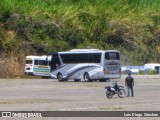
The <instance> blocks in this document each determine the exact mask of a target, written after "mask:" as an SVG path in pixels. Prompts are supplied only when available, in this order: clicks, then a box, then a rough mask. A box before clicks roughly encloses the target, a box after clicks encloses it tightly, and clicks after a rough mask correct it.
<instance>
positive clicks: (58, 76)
mask: <svg viewBox="0 0 160 120" xmlns="http://www.w3.org/2000/svg"><path fill="white" fill-rule="evenodd" d="M57 79H58V81H59V82H63V81H64V79H63V76H62V74H61V73H58V75H57Z"/></svg>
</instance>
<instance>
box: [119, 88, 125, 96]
mask: <svg viewBox="0 0 160 120" xmlns="http://www.w3.org/2000/svg"><path fill="white" fill-rule="evenodd" d="M118 96H119V97H120V98H124V97H125V96H126V92H125V90H124V89H119V91H118Z"/></svg>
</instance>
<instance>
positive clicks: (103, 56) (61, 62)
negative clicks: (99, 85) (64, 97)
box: [51, 49, 121, 81]
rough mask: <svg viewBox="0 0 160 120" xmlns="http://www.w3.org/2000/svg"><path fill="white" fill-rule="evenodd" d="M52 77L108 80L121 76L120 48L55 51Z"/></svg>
mask: <svg viewBox="0 0 160 120" xmlns="http://www.w3.org/2000/svg"><path fill="white" fill-rule="evenodd" d="M51 77H52V78H56V79H58V80H59V81H64V80H69V79H74V80H75V81H80V80H84V81H93V80H99V81H106V80H109V79H112V78H120V77H121V60H120V52H119V51H118V50H107V51H103V50H98V49H75V50H70V51H66V52H55V53H53V54H52V58H51Z"/></svg>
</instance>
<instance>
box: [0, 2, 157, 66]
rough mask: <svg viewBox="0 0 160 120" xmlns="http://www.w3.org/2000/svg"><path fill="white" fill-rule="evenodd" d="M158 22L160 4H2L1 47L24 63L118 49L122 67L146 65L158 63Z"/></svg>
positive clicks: (0, 3)
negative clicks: (66, 53)
mask: <svg viewBox="0 0 160 120" xmlns="http://www.w3.org/2000/svg"><path fill="white" fill-rule="evenodd" d="M159 23H160V1H159V0H1V1H0V47H1V49H2V51H3V53H5V54H8V53H10V51H12V52H13V53H14V54H15V56H17V57H18V59H20V61H22V60H23V58H24V56H25V55H28V54H33V55H42V54H50V53H52V52H53V51H64V50H69V49H73V48H85V47H86V46H90V48H98V49H117V50H120V51H121V53H122V64H123V65H143V64H144V63H147V62H159V60H160V57H159V54H160V42H159V41H160V36H159V34H160V24H159ZM22 48H23V49H22ZM19 51H21V53H19ZM21 63H23V64H24V62H20V64H21Z"/></svg>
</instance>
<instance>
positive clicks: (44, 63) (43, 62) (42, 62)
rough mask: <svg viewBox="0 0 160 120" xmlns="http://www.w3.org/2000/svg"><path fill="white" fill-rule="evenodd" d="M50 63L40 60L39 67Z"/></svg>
mask: <svg viewBox="0 0 160 120" xmlns="http://www.w3.org/2000/svg"><path fill="white" fill-rule="evenodd" d="M47 64H48V63H47V61H45V60H40V61H39V65H47Z"/></svg>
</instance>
